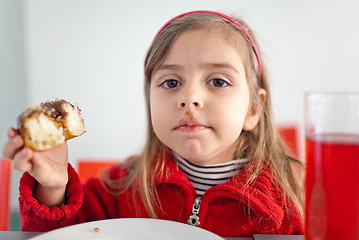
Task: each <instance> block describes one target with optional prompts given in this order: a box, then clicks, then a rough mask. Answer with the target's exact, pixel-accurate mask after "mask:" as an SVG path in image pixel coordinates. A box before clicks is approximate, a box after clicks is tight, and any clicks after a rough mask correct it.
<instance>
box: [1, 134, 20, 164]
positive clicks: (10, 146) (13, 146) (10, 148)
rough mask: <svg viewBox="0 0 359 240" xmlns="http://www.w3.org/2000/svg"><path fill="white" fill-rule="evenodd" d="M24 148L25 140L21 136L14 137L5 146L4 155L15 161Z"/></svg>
mask: <svg viewBox="0 0 359 240" xmlns="http://www.w3.org/2000/svg"><path fill="white" fill-rule="evenodd" d="M23 146H24V140H23V139H22V137H21V136H20V135H14V136H13V137H11V138H9V140H8V141H7V142H5V144H4V148H3V150H2V155H3V156H4V157H5V158H8V159H13V158H14V156H15V154H16V153H17V152H18V151H19V150H20V149H21V148H22V147H23Z"/></svg>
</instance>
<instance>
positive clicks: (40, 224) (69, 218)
mask: <svg viewBox="0 0 359 240" xmlns="http://www.w3.org/2000/svg"><path fill="white" fill-rule="evenodd" d="M114 169H115V170H116V168H114ZM112 172H113V173H116V172H118V171H112ZM68 174H69V182H68V183H67V188H66V195H65V196H66V201H65V203H64V204H62V205H60V206H58V207H48V206H45V205H41V204H39V202H38V201H37V200H36V199H35V198H34V196H33V190H34V189H35V187H36V184H37V181H36V180H35V179H34V178H33V177H32V176H31V175H30V174H28V173H24V175H23V176H22V178H21V180H20V188H19V190H20V197H19V204H20V217H21V229H22V231H34V232H46V231H50V230H54V229H56V228H60V227H65V226H69V225H73V224H77V223H83V222H88V221H96V220H103V219H108V218H117V217H120V214H119V209H118V205H119V204H118V196H116V195H114V194H113V193H111V191H109V190H107V188H104V184H103V183H102V182H101V180H100V179H99V178H92V179H89V180H88V181H87V182H86V184H84V185H82V184H81V182H80V179H79V176H78V174H77V173H76V171H75V169H74V168H73V167H72V166H71V165H70V164H69V165H68ZM117 175H118V174H117ZM117 175H116V176H115V177H118V176H117Z"/></svg>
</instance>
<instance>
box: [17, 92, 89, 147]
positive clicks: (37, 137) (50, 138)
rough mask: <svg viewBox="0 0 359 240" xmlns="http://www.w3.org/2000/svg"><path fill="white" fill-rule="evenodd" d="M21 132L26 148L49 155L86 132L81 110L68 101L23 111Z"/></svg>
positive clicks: (18, 124)
mask: <svg viewBox="0 0 359 240" xmlns="http://www.w3.org/2000/svg"><path fill="white" fill-rule="evenodd" d="M17 130H18V132H19V134H20V135H21V136H22V137H23V139H24V142H25V146H27V147H30V148H31V149H33V150H35V151H47V150H50V149H52V148H55V147H57V146H59V145H61V144H63V143H64V142H65V141H67V140H69V139H71V138H74V137H78V136H81V135H82V134H84V133H85V132H86V129H85V125H84V120H83V118H82V117H81V110H80V108H79V107H78V105H77V104H75V105H72V104H71V103H69V102H67V101H66V100H63V99H62V100H58V99H56V100H55V101H47V102H44V103H41V104H40V105H35V106H33V107H30V108H28V109H26V110H25V111H23V112H22V113H21V115H19V117H18V119H17Z"/></svg>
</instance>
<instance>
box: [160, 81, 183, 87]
mask: <svg viewBox="0 0 359 240" xmlns="http://www.w3.org/2000/svg"><path fill="white" fill-rule="evenodd" d="M181 85H182V84H181V83H180V82H179V81H177V80H166V81H164V82H162V83H161V85H160V86H162V87H164V88H175V87H179V86H181Z"/></svg>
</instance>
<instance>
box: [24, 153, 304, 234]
mask: <svg viewBox="0 0 359 240" xmlns="http://www.w3.org/2000/svg"><path fill="white" fill-rule="evenodd" d="M166 171H167V174H164V175H166V176H163V177H162V178H157V179H156V181H155V184H156V189H157V193H158V197H159V201H160V203H161V208H157V209H156V213H157V215H158V218H160V219H167V220H172V221H177V222H183V223H186V222H187V220H188V218H189V216H190V215H191V214H192V205H193V202H194V199H195V198H196V197H197V196H196V193H195V190H194V188H193V186H192V184H191V183H190V182H189V181H188V179H187V178H186V177H185V175H184V174H183V172H182V171H181V170H179V168H178V167H177V164H176V162H175V160H174V159H173V157H172V156H170V155H169V156H168V159H167V160H166ZM125 175H126V174H124V170H123V169H121V168H119V167H114V168H112V172H111V173H110V177H111V178H116V177H121V176H125ZM248 176H249V174H248V172H247V169H246V168H244V169H243V170H242V171H241V172H239V173H238V175H236V176H235V177H233V178H232V179H231V180H229V181H228V182H226V183H224V184H221V185H218V186H214V187H212V188H210V189H209V190H208V191H207V192H206V193H205V194H204V195H203V196H202V203H201V208H200V211H199V214H198V216H199V221H200V225H199V226H198V227H201V228H204V229H207V230H209V231H211V232H214V233H216V234H218V235H220V236H223V237H235V236H237V237H238V236H252V235H254V234H303V222H302V219H301V218H300V216H299V214H298V212H297V211H296V210H295V209H294V208H293V210H292V211H290V212H288V211H285V210H284V200H283V195H282V194H281V191H279V190H278V189H277V188H276V187H275V185H274V184H273V179H272V175H271V172H270V171H263V172H262V173H261V175H260V176H259V177H258V178H257V180H256V181H255V182H254V183H253V185H251V186H248V185H246V182H247V179H248ZM35 185H36V181H35V180H34V179H33V178H32V177H31V176H30V175H29V174H27V173H25V174H24V175H23V177H22V179H21V181H20V198H19V201H20V213H21V218H22V224H21V227H22V230H24V231H49V230H52V229H56V228H59V227H63V226H68V225H72V224H75V223H82V222H88V221H94V220H101V219H108V218H129V217H145V218H146V217H149V215H148V214H147V212H146V210H145V207H144V205H143V203H142V202H141V200H140V197H139V196H138V195H135V196H134V195H133V192H131V190H128V191H125V192H124V193H122V194H120V195H117V196H115V195H113V194H111V193H110V192H108V191H107V190H106V189H105V188H104V187H103V184H102V183H101V181H100V180H99V179H95V178H93V179H90V180H89V181H88V182H87V183H86V184H85V185H83V186H82V185H81V183H80V180H79V178H78V175H77V173H76V172H75V170H74V169H73V168H72V167H71V165H69V183H68V186H67V192H66V204H64V205H61V206H59V207H52V208H49V207H47V206H43V205H40V204H39V203H38V202H37V200H36V199H35V198H34V197H33V194H32V192H33V189H34V187H35ZM287 204H288V205H289V206H293V204H292V203H291V202H287Z"/></svg>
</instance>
